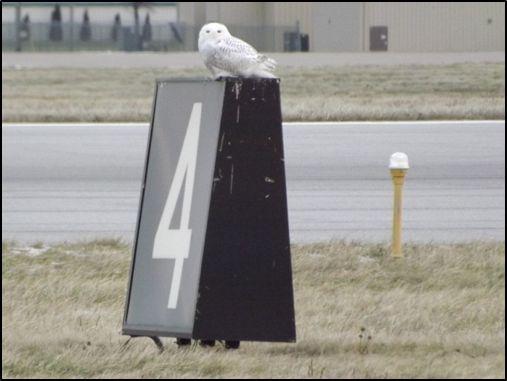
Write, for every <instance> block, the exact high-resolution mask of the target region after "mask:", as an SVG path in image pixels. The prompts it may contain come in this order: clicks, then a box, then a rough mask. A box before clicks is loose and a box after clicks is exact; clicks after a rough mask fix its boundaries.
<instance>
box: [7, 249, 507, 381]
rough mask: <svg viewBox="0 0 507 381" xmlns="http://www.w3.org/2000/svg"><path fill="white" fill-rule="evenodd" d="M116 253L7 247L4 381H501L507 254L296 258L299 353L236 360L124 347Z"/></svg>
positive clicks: (244, 349)
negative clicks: (9, 380) (195, 380)
mask: <svg viewBox="0 0 507 381" xmlns="http://www.w3.org/2000/svg"><path fill="white" fill-rule="evenodd" d="M129 251H130V250H129V248H128V247H127V246H126V245H124V244H122V243H121V242H118V241H115V240H104V241H95V242H88V243H77V244H66V245H60V246H52V247H45V246H44V245H43V244H37V245H34V246H33V247H30V248H24V247H19V246H16V245H14V244H12V243H5V242H4V243H3V247H2V301H3V303H2V329H3V331H2V332H3V333H2V376H3V377H34V378H44V377H105V378H112V377H115V378H116V377H122V378H123V377H134V378H136V377H146V378H152V377H153V378H158V377H171V378H175V377H259V378H266V377H284V378H306V377H311V378H329V377H331V378H335V377H337V378H344V377H347V378H414V377H420V378H428V377H431V378H439V377H443V378H474V377H477V378H485V377H488V378H504V376H505V323H504V322H505V320H504V319H505V270H504V267H505V243H503V242H502V243H478V242H477V243H470V244H456V245H407V246H406V248H405V252H406V258H405V259H403V260H394V259H392V258H390V257H389V255H388V247H387V246H385V245H373V244H368V245H366V244H357V243H343V242H333V243H326V244H318V245H307V246H294V247H293V267H294V289H295V303H296V323H297V333H298V342H297V344H267V343H242V345H241V348H240V349H239V350H238V351H227V350H225V349H224V348H223V347H221V346H218V347H215V348H213V349H204V348H200V347H198V346H197V347H196V346H194V347H191V348H188V349H178V348H177V347H176V346H175V345H173V344H170V343H169V339H166V340H165V343H166V344H167V349H166V351H165V352H163V353H162V354H159V353H158V352H157V349H156V347H155V346H154V345H153V343H152V342H151V341H149V340H148V339H145V338H139V339H135V340H132V341H130V342H129V343H128V344H127V345H124V344H125V342H126V341H127V338H126V337H123V336H121V335H120V334H119V331H120V328H121V320H122V314H123V306H124V297H125V289H126V286H127V277H128V268H129V263H130V253H129Z"/></svg>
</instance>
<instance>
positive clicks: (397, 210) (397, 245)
mask: <svg viewBox="0 0 507 381" xmlns="http://www.w3.org/2000/svg"><path fill="white" fill-rule="evenodd" d="M406 172H407V170H406V169H391V176H392V178H393V185H394V209H393V241H392V249H391V250H392V256H393V257H398V258H400V257H403V252H402V251H401V242H402V241H401V230H402V224H401V221H402V218H401V217H402V209H403V206H402V200H403V184H404V183H405V174H406Z"/></svg>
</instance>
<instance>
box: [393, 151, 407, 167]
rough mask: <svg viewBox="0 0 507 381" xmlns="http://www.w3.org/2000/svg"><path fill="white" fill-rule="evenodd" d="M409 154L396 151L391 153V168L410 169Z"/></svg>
mask: <svg viewBox="0 0 507 381" xmlns="http://www.w3.org/2000/svg"><path fill="white" fill-rule="evenodd" d="M408 168H409V166H408V156H407V154H406V153H403V152H395V153H393V154H392V155H391V160H390V162H389V169H408Z"/></svg>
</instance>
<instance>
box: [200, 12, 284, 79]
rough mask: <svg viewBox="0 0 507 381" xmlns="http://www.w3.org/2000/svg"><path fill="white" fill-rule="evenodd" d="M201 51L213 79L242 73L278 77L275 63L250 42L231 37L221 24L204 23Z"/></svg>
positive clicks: (241, 74)
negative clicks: (275, 71) (275, 72)
mask: <svg viewBox="0 0 507 381" xmlns="http://www.w3.org/2000/svg"><path fill="white" fill-rule="evenodd" d="M199 53H201V56H202V57H203V59H204V64H205V65H206V67H207V68H208V69H209V71H211V74H212V75H213V77H214V78H218V77H227V76H239V77H262V78H276V77H275V75H273V73H272V72H273V70H275V67H276V62H275V61H274V60H273V59H271V58H268V57H266V56H265V55H262V54H259V53H258V52H257V50H255V49H254V48H253V47H252V46H251V45H250V44H248V43H246V42H245V41H243V40H240V39H239V38H236V37H234V36H231V34H230V33H229V31H228V30H227V27H226V26H225V25H223V24H219V23H215V22H213V23H209V24H206V25H204V26H203V27H202V28H201V31H200V32H199Z"/></svg>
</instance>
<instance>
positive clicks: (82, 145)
mask: <svg viewBox="0 0 507 381" xmlns="http://www.w3.org/2000/svg"><path fill="white" fill-rule="evenodd" d="M147 132H148V128H147V126H146V125H128V124H126V125H65V124H62V125H55V124H52V125H17V126H12V125H2V239H3V240H6V239H16V240H18V241H21V242H34V241H39V240H40V241H45V242H55V241H62V240H77V239H88V238H92V237H104V236H118V237H122V238H124V239H126V240H131V239H132V237H133V232H134V228H135V221H136V215H137V214H136V213H137V207H138V202H139V192H140V185H141V176H142V168H143V164H144V163H143V161H144V155H145V149H146V139H147ZM284 135H285V152H286V165H287V179H288V198H289V221H290V229H291V239H292V240H293V241H294V242H311V241H320V240H328V239H347V240H365V241H388V240H389V239H390V228H391V217H392V209H391V208H392V199H391V198H392V185H391V179H390V175H389V171H388V169H387V164H388V159H389V156H390V154H391V153H393V152H395V151H404V152H406V153H407V154H408V155H409V158H410V161H411V166H412V168H411V169H410V171H409V174H408V177H407V181H406V187H405V196H406V197H405V210H404V223H405V232H404V233H405V238H406V240H410V241H416V242H428V241H437V242H456V241H470V240H475V239H493V240H502V241H503V240H504V239H505V213H504V212H505V122H504V121H501V122H463V123H460V122H439V123H425V122H422V123H414V122H406V123H334V124H332V123H323V124H312V125H310V124H287V125H285V126H284Z"/></svg>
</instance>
